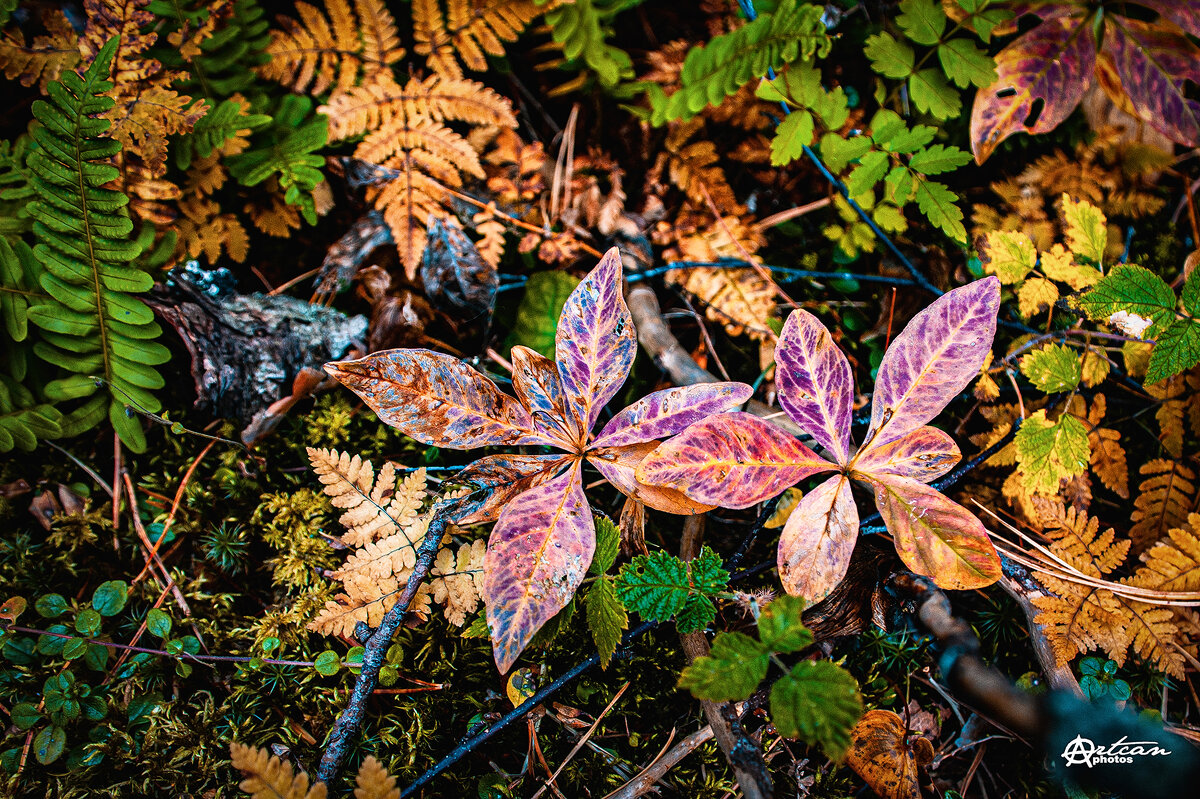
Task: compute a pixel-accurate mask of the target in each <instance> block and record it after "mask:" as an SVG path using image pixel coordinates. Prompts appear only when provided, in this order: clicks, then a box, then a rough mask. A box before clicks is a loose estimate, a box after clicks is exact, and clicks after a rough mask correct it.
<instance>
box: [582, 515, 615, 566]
mask: <svg viewBox="0 0 1200 799" xmlns="http://www.w3.org/2000/svg"><path fill="white" fill-rule="evenodd" d="M595 519H596V554H595V555H593V556H592V565H591V566H590V567H588V571H589V572H590V573H592V574H604V573H605V572H607V571H608V570H609V569H611V568H612V565H613V563H615V562H616V560H617V555H618V554H619V553H620V551H621V530H620V528H618V527H617V525H615V524H613V520H612V519H610V518H608V517H607V516H605V515H604V514H602V513H597V514H595Z"/></svg>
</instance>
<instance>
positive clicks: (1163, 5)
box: [1137, 0, 1200, 36]
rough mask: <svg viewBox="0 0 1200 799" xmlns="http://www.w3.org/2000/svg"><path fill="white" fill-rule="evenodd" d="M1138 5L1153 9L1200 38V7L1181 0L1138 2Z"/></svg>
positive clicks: (1138, 0)
mask: <svg viewBox="0 0 1200 799" xmlns="http://www.w3.org/2000/svg"><path fill="white" fill-rule="evenodd" d="M1137 3H1138V5H1140V6H1145V7H1146V8H1152V9H1154V10H1155V11H1157V12H1158V13H1159V14H1162V15H1163V16H1164V17H1166V18H1167V19H1169V20H1171V21H1172V22H1174V23H1175V24H1176V25H1178V26H1179V27H1181V28H1183V29H1184V30H1185V31H1187V32H1188V33H1190V34H1192V35H1193V36H1200V5H1197V4H1196V3H1195V2H1183V3H1181V2H1179V0H1137Z"/></svg>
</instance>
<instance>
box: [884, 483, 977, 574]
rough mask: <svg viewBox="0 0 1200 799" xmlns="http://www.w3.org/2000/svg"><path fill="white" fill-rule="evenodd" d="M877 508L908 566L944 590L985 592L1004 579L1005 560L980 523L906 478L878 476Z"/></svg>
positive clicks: (942, 497) (931, 490)
mask: <svg viewBox="0 0 1200 799" xmlns="http://www.w3.org/2000/svg"><path fill="white" fill-rule="evenodd" d="M871 482H872V483H873V484H874V486H875V504H876V505H878V506H879V515H880V516H882V517H883V523H884V524H885V525H887V529H888V532H889V533H891V534H892V539H893V540H894V541H895V543H896V552H897V553H898V554H899V555H900V559H901V560H902V561H904V565H906V566H908V568H910V569H912V570H913V571H914V572H916V573H917V574H923V575H925V576H926V577H929V578H930V579H932V580H933V581H934V582H935V583H937V584H938V585H939V586H941V587H942V588H946V589H952V590H966V589H970V588H983V587H984V586H987V585H991V584H992V583H994V582H996V580H998V579H1000V557H999V556H998V555H997V554H996V548H995V547H994V546H992V541H991V539H989V538H988V534H987V530H986V529H985V528H984V526H983V524H982V523H980V521H979V519H976V518H975V516H974V515H973V514H972V513H971V512H970V511H968V510H967V509H966V508H964V507H963V506H962V505H959V504H958V503H957V502H954V501H952V500H950V499H949V498H947V497H946V496H945V495H944V494H941V493H940V492H938V491H936V490H934V489H933V488H930V487H929V486H927V485H925V484H924V483H918V482H917V481H916V480H910V479H909V478H907V477H896V476H893V475H877V476H875V477H874V478H873V479H872V480H871Z"/></svg>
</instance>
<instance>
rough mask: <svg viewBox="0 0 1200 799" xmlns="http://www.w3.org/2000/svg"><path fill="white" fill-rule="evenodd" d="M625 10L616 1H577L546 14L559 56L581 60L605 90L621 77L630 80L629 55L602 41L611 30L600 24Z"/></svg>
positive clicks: (543, 0)
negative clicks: (559, 51)
mask: <svg viewBox="0 0 1200 799" xmlns="http://www.w3.org/2000/svg"><path fill="white" fill-rule="evenodd" d="M541 2H545V0H541ZM627 7H628V6H627V5H626V4H625V3H623V2H621V1H620V0H617V1H616V2H614V0H578V1H577V2H575V3H572V4H570V5H561V6H558V7H557V8H555V9H553V10H551V11H548V12H546V22H547V24H549V25H550V30H551V34H552V35H553V37H554V41H556V42H559V43H560V44H562V46H563V55H564V56H565V57H566V58H567V59H568V60H570V61H574V60H576V59H580V58H582V59H583V62H584V63H585V64H587V65H588V67H589V68H590V69H591V70H592V71H593V72H595V73H596V77H597V78H599V81H600V85H601V86H603V87H605V88H609V89H611V88H612V87H614V86H616V85H617V84H618V83H619V82H620V81H621V79H622V78H631V77H633V61H632V60H631V59H630V58H629V54H628V53H626V52H625V51H624V50H622V49H620V48H619V47H615V46H613V45H611V44H609V43H608V42H607V41H605V38H606V37H607V36H608V35H610V34H611V33H612V31H611V30H610V29H609V28H608V26H606V25H605V24H604V23H605V22H606V21H607V20H609V19H611V18H612V17H613V16H615V15H616V14H617V12H619V11H621V10H623V9H625V8H627Z"/></svg>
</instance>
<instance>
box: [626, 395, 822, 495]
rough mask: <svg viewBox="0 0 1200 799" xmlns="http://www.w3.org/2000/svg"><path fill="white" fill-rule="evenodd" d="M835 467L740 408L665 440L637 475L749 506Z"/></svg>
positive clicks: (646, 479) (671, 486) (694, 493)
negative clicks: (737, 410)
mask: <svg viewBox="0 0 1200 799" xmlns="http://www.w3.org/2000/svg"><path fill="white" fill-rule="evenodd" d="M835 468H836V467H835V465H834V464H832V463H830V462H829V461H827V460H825V459H824V458H822V457H820V456H819V455H817V454H816V453H815V452H813V451H812V450H811V449H809V448H808V447H806V446H804V445H803V444H801V443H800V442H799V441H797V440H796V439H794V438H792V437H791V436H789V435H788V434H787V433H785V432H783V431H782V430H780V429H779V428H778V427H775V426H774V425H773V424H771V423H769V422H765V421H763V420H762V419H759V418H758V417H756V416H751V415H750V414H748V413H742V412H740V411H739V412H734V413H720V414H716V415H713V416H709V417H708V418H707V419H704V420H702V421H699V422H697V423H695V424H693V425H691V426H690V427H688V428H687V429H686V430H684V431H683V432H682V433H680V434H679V435H677V436H675V437H674V438H672V439H670V440H669V441H666V442H664V443H663V444H661V445H659V447H658V449H657V450H655V451H654V453H653V454H651V455H650V456H649V457H648V458H646V459H645V460H644V461H642V463H641V465H640V466H638V469H637V477H638V479H639V480H641V481H642V482H643V483H650V484H652V485H661V486H668V487H670V488H674V489H676V490H677V491H681V492H683V493H684V494H687V496H689V497H690V498H692V499H694V500H696V501H697V502H703V503H705V504H708V505H719V506H721V507H723V508H748V507H750V506H751V505H753V504H755V503H757V502H762V501H763V500H765V499H770V498H771V497H773V496H775V495H776V494H778V493H779V492H780V491H782V490H783V489H785V488H787V487H788V486H790V485H794V484H795V483H797V482H799V481H800V480H803V479H804V478H805V477H809V476H810V475H814V474H818V473H820V472H827V471H831V470H833V469H835Z"/></svg>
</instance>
